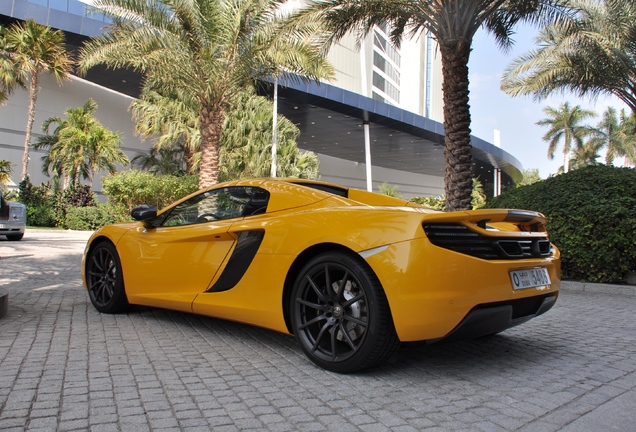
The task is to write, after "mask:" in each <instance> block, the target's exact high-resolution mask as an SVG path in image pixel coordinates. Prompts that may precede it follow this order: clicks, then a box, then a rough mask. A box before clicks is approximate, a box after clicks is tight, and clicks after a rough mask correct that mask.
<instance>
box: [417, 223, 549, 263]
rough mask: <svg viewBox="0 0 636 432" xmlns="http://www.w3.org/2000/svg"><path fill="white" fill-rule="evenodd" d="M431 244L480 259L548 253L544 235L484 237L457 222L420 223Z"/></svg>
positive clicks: (535, 255)
mask: <svg viewBox="0 0 636 432" xmlns="http://www.w3.org/2000/svg"><path fill="white" fill-rule="evenodd" d="M424 231H425V232H426V236H427V237H428V239H429V240H430V241H431V243H433V244H434V245H435V246H439V247H443V248H445V249H450V250H453V251H455V252H459V253H463V254H466V255H471V256H474V257H478V258H483V259H524V258H539V257H547V256H549V255H550V242H549V241H548V239H547V238H533V239H525V238H524V239H519V238H506V237H488V236H483V235H480V234H479V233H477V232H475V231H472V230H471V229H470V228H468V227H467V226H466V225H462V224H458V223H440V224H435V223H432V224H424Z"/></svg>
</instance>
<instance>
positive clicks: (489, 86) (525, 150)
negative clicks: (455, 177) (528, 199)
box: [468, 26, 626, 178]
mask: <svg viewBox="0 0 636 432" xmlns="http://www.w3.org/2000/svg"><path fill="white" fill-rule="evenodd" d="M516 30H517V33H516V34H515V35H514V36H513V39H514V40H515V44H514V46H513V47H512V49H511V50H510V51H509V52H507V53H504V52H503V51H502V50H501V49H500V48H499V47H497V45H496V44H495V40H494V38H493V37H492V36H491V35H490V34H488V33H486V32H485V31H484V30H480V31H479V32H478V33H477V34H476V35H475V39H474V41H473V50H472V52H471V57H470V62H469V63H468V68H469V69H468V70H469V79H470V87H469V90H470V95H469V96H470V113H471V129H472V134H473V135H474V136H476V137H478V138H481V139H483V140H486V141H488V142H490V143H494V135H495V132H494V131H495V129H498V130H499V131H500V134H501V148H502V149H503V150H505V151H506V152H508V153H509V154H511V155H512V156H514V157H515V158H517V159H518V160H519V162H521V164H522V165H523V168H524V169H533V168H535V169H538V170H539V175H540V176H541V177H542V178H547V177H548V176H549V175H550V174H556V172H557V170H558V169H559V167H560V166H562V165H563V152H562V147H559V148H558V149H557V153H556V154H555V157H554V159H553V160H550V159H548V143H547V142H545V141H543V140H542V137H543V135H544V134H545V133H546V131H547V130H548V129H547V128H546V127H543V126H538V125H536V124H535V123H536V122H537V121H539V120H542V119H545V118H546V115H545V113H544V112H543V109H544V108H545V107H547V106H550V107H553V108H558V107H559V106H560V105H561V104H563V103H564V102H569V103H570V106H576V105H580V106H581V107H582V108H584V109H589V110H592V111H594V112H596V113H597V115H598V117H596V118H593V119H590V120H589V122H588V124H590V125H591V126H596V124H597V123H598V122H599V121H600V118H601V115H602V113H603V112H604V111H605V110H606V108H607V107H608V106H612V107H614V108H616V109H617V110H620V109H622V108H626V105H625V104H623V103H622V102H621V101H620V100H618V99H616V98H613V97H599V98H598V99H597V100H596V101H592V100H590V99H589V98H579V97H578V96H576V95H572V94H569V93H568V94H565V95H561V94H558V95H554V96H552V97H550V98H548V99H546V100H542V101H539V102H535V101H534V100H533V98H532V96H517V97H514V98H513V97H511V96H508V95H506V94H505V93H504V92H503V91H502V90H501V89H500V88H499V81H500V77H501V75H502V74H503V71H504V70H505V69H506V67H507V66H508V65H509V64H510V63H511V62H512V61H513V59H515V58H517V57H518V56H520V55H522V54H525V53H527V52H528V51H530V50H531V49H532V48H533V47H534V46H535V44H534V37H535V35H536V34H537V29H536V28H533V27H529V26H525V27H520V28H517V29H516Z"/></svg>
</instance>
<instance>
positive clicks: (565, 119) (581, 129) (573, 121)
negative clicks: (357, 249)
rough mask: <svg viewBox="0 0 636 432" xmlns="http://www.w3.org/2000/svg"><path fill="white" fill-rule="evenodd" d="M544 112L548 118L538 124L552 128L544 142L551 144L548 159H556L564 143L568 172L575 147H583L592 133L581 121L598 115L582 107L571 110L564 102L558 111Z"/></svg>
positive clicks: (564, 162) (544, 110)
mask: <svg viewBox="0 0 636 432" xmlns="http://www.w3.org/2000/svg"><path fill="white" fill-rule="evenodd" d="M543 112H544V113H545V114H546V115H547V116H548V117H547V118H546V119H544V120H540V121H538V122H537V123H536V124H538V125H539V126H547V127H549V128H550V129H549V130H548V131H547V132H546V133H545V135H543V140H544V141H546V142H547V143H549V146H548V158H550V159H554V153H555V152H556V149H557V148H558V146H559V144H560V143H561V141H563V171H564V172H568V171H569V161H570V152H571V151H572V149H573V145H574V146H576V148H581V147H583V142H584V140H585V138H586V137H587V136H588V135H590V134H591V133H592V129H591V128H590V127H589V126H585V125H581V121H583V120H585V119H587V118H591V117H595V116H596V114H595V113H594V112H593V111H589V110H584V109H583V108H581V106H580V105H577V106H575V107H573V108H571V107H570V103H569V102H564V103H563V105H561V106H560V107H559V108H558V109H555V108H552V107H546V108H544V109H543Z"/></svg>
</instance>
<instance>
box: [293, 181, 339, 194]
mask: <svg viewBox="0 0 636 432" xmlns="http://www.w3.org/2000/svg"><path fill="white" fill-rule="evenodd" d="M293 183H294V184H297V185H300V186H305V187H308V188H312V189H317V190H319V191H322V192H327V193H330V194H332V195H337V196H339V197H343V198H348V195H349V190H348V189H346V188H341V187H337V186H332V185H326V184H320V183H304V182H293Z"/></svg>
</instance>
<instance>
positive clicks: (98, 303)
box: [86, 241, 129, 313]
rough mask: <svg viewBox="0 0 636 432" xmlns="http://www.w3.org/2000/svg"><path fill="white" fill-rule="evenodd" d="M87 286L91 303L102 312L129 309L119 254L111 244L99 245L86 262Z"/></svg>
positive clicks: (117, 311) (116, 311)
mask: <svg viewBox="0 0 636 432" xmlns="http://www.w3.org/2000/svg"><path fill="white" fill-rule="evenodd" d="M86 285H87V287H88V297H89V298H90V300H91V303H92V304H93V306H94V307H95V309H97V310H98V311H100V312H103V313H119V312H124V311H126V310H127V309H128V307H129V304H128V299H127V297H126V290H125V289H124V277H123V274H122V268H121V261H120V260H119V254H118V253H117V250H116V249H115V246H113V244H112V243H110V242H107V241H105V242H102V243H99V244H98V245H97V246H95V248H94V249H93V250H91V252H90V253H89V255H88V258H87V260H86Z"/></svg>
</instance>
